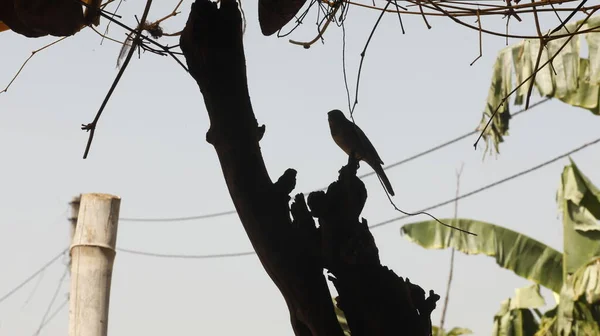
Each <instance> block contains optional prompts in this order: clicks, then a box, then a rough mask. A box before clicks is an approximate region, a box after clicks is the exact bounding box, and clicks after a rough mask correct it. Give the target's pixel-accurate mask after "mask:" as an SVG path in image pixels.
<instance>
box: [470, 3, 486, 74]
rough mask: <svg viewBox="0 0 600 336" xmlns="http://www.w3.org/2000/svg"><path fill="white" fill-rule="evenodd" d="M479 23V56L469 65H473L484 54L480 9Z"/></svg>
mask: <svg viewBox="0 0 600 336" xmlns="http://www.w3.org/2000/svg"><path fill="white" fill-rule="evenodd" d="M477 25H478V26H479V56H477V57H476V58H475V59H474V60H473V62H471V64H469V66H473V64H475V62H477V60H478V59H480V58H481V56H483V37H482V33H481V17H480V16H479V10H477Z"/></svg>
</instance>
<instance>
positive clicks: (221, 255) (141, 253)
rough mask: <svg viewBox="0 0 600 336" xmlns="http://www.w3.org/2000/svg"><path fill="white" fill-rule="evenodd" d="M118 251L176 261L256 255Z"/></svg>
mask: <svg viewBox="0 0 600 336" xmlns="http://www.w3.org/2000/svg"><path fill="white" fill-rule="evenodd" d="M116 250H117V251H120V252H125V253H131V254H137V255H143V256H148V257H157V258H172V259H173V258H175V259H215V258H231V257H243V256H248V255H253V254H256V252H254V251H248V252H235V253H223V254H205V255H189V254H161V253H151V252H142V251H136V250H129V249H124V248H119V247H117V248H116Z"/></svg>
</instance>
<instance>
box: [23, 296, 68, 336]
mask: <svg viewBox="0 0 600 336" xmlns="http://www.w3.org/2000/svg"><path fill="white" fill-rule="evenodd" d="M68 303H69V297H68V296H67V298H66V299H64V301H63V302H62V303H61V304H60V305H59V306H58V307H56V309H54V311H53V312H52V313H51V314H50V315H49V316H48V319H47V320H46V321H45V322H44V323H43V324H42V325H41V326H40V330H41V329H43V328H44V327H45V326H47V325H48V323H50V322H52V320H54V318H55V317H56V315H58V313H60V312H61V311H62V310H63V308H65V307H66V306H67V304H68ZM38 334H39V331H36V332H35V333H33V334H32V336H36V335H38Z"/></svg>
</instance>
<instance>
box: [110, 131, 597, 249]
mask: <svg viewBox="0 0 600 336" xmlns="http://www.w3.org/2000/svg"><path fill="white" fill-rule="evenodd" d="M599 142H600V138H598V139H596V140H593V141H591V142H588V143H585V144H583V145H581V146H579V147H577V148H575V149H572V150H570V151H568V152H566V153H564V154H561V155H559V156H556V157H554V158H552V159H550V160H547V161H544V162H542V163H540V164H538V165H535V166H533V167H531V168H529V169H526V170H522V171H520V172H518V173H516V174H513V175H510V176H508V177H505V178H503V179H501V180H498V181H496V182H493V183H490V184H487V185H485V186H483V187H481V188H478V189H475V190H472V191H470V192H468V193H466V194H462V195H460V196H458V197H454V198H451V199H449V200H446V201H443V202H440V203H437V204H434V205H431V206H428V207H426V208H423V209H421V210H419V211H417V212H423V211H429V210H433V209H436V208H439V207H442V206H444V205H448V204H450V203H454V202H456V201H459V200H461V199H465V198H467V197H470V196H473V195H476V194H479V193H480V192H483V191H485V190H488V189H491V188H493V187H496V186H498V185H500V184H502V183H505V182H508V181H511V180H514V179H516V178H518V177H521V176H523V175H526V174H529V173H532V172H534V171H536V170H538V169H541V168H543V167H546V166H548V165H550V164H552V163H554V162H556V161H558V160H560V159H563V158H565V157H567V156H569V155H571V154H574V153H577V152H579V151H581V150H583V149H585V148H587V147H589V146H592V145H596V144H598V143H599ZM408 217H411V216H407V215H404V216H399V217H394V218H390V219H388V220H385V221H383V222H379V223H377V224H373V225H370V226H369V229H375V228H379V227H382V226H384V225H388V224H391V223H393V222H397V221H399V220H402V219H405V218H408ZM117 250H119V251H122V252H126V253H132V254H137V255H144V256H150V257H161V258H179V259H211V258H223V257H240V256H247V255H252V254H256V252H254V251H247V252H236V253H226V254H205V255H182V254H158V253H151V252H142V251H136V250H129V249H122V248H117Z"/></svg>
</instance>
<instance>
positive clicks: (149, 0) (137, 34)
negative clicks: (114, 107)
mask: <svg viewBox="0 0 600 336" xmlns="http://www.w3.org/2000/svg"><path fill="white" fill-rule="evenodd" d="M151 5H152V0H146V7H145V8H144V13H143V14H142V20H141V22H145V21H146V18H147V17H148V12H150V6H151ZM141 34H142V29H141V27H140V28H138V29H136V32H135V38H134V40H133V44H132V48H131V49H130V50H129V53H128V54H127V57H126V58H125V61H124V62H123V66H122V67H121V69H119V73H117V77H115V80H114V81H113V83H112V85H111V86H110V89H109V90H108V93H107V94H106V97H104V101H103V102H102V105H100V109H99V110H98V112H97V113H96V117H95V118H94V121H92V122H91V123H89V124H87V125H85V124H83V125H81V129H82V130H85V131H89V132H90V135H89V137H88V141H87V145H86V146H85V152H84V153H83V158H84V159H86V158H87V156H88V153H89V151H90V146H91V145H92V140H93V139H94V133H95V132H96V125H97V124H98V120H99V119H100V116H101V115H102V112H103V111H104V107H105V106H106V104H107V103H108V100H109V99H110V97H111V96H112V93H113V92H114V90H115V88H116V87H117V84H118V83H119V80H120V79H121V76H123V73H124V72H125V69H126V68H127V65H128V64H129V61H130V60H131V57H132V56H133V53H134V52H135V46H136V45H137V44H139V43H140V36H141Z"/></svg>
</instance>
